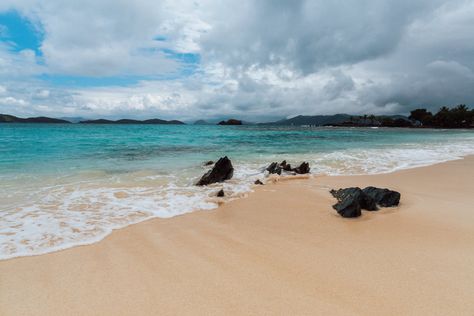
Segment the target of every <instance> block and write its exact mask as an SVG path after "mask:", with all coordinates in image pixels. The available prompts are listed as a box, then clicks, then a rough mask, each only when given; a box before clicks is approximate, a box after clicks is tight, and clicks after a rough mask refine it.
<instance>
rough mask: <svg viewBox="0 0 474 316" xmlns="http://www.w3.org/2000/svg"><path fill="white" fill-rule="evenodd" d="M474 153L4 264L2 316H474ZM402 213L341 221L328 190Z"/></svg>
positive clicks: (289, 189)
mask: <svg viewBox="0 0 474 316" xmlns="http://www.w3.org/2000/svg"><path fill="white" fill-rule="evenodd" d="M473 179H474V158H473V157H469V158H466V159H464V160H459V161H453V162H448V163H444V164H439V165H436V166H430V167H424V168H418V169H412V170H405V171H400V172H396V173H393V174H387V175H376V176H354V177H318V178H314V179H310V180H293V181H280V182H279V183H277V184H274V185H266V186H262V187H259V188H257V190H256V192H255V193H253V194H251V195H250V196H249V197H248V198H246V199H241V200H237V201H233V202H230V203H227V204H225V205H223V206H222V207H220V208H219V209H217V210H215V211H209V212H196V213H192V214H188V215H184V216H180V217H175V218H171V219H165V220H163V219H156V220H151V221H147V222H144V223H141V224H137V225H133V226H130V227H128V228H126V229H123V230H120V231H116V232H114V233H113V234H112V235H110V236H109V237H108V238H106V239H105V240H104V241H102V242H100V243H97V244H94V245H91V246H84V247H77V248H73V249H69V250H66V251H62V252H58V253H53V254H48V255H43V256H37V257H28V258H18V259H13V260H8V261H1V262H0V315H183V314H188V315H217V314H219V315H228V314H239V315H257V314H258V315H263V314H277V315H278V314H285V315H314V314H323V315H338V314H340V315H353V314H356V315H471V316H472V315H474V181H473ZM354 185H357V186H366V185H376V186H383V187H390V188H393V189H396V190H398V191H400V192H401V193H402V204H401V206H400V207H398V208H394V209H384V210H382V211H379V212H374V213H368V212H365V213H364V214H363V216H362V217H361V218H359V219H355V220H348V219H343V218H341V217H339V216H338V215H337V214H336V213H335V212H334V211H333V210H332V209H331V205H332V204H333V203H334V200H333V199H332V197H331V196H330V195H329V193H328V190H329V189H330V188H339V187H346V186H354Z"/></svg>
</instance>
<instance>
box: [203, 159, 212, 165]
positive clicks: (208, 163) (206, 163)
mask: <svg viewBox="0 0 474 316" xmlns="http://www.w3.org/2000/svg"><path fill="white" fill-rule="evenodd" d="M213 164H214V161H212V160H209V161H206V162H205V163H204V166H212V165H213Z"/></svg>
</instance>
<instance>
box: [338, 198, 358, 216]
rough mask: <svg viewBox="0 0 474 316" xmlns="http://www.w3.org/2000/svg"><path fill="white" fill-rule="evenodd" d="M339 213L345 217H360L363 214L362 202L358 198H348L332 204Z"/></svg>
mask: <svg viewBox="0 0 474 316" xmlns="http://www.w3.org/2000/svg"><path fill="white" fill-rule="evenodd" d="M332 207H333V208H334V209H335V210H336V211H337V213H339V215H341V216H342V217H345V218H353V217H359V216H361V215H362V212H361V210H360V209H361V208H360V203H359V201H357V199H351V198H346V199H345V200H343V201H341V202H338V203H336V204H334V205H333V206H332Z"/></svg>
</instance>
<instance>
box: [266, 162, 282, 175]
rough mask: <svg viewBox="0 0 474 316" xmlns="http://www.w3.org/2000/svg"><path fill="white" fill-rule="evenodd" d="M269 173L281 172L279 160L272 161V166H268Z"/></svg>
mask: <svg viewBox="0 0 474 316" xmlns="http://www.w3.org/2000/svg"><path fill="white" fill-rule="evenodd" d="M266 170H267V171H268V173H270V174H278V175H280V174H281V170H282V169H281V167H280V166H279V165H278V162H272V163H271V164H270V166H268V167H267V169H266Z"/></svg>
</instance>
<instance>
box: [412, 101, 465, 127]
mask: <svg viewBox="0 0 474 316" xmlns="http://www.w3.org/2000/svg"><path fill="white" fill-rule="evenodd" d="M408 118H409V119H410V120H412V121H414V122H419V125H421V126H423V127H438V128H473V127H474V109H471V110H470V109H469V107H468V106H467V105H465V104H460V105H458V106H455V107H453V108H451V109H450V108H448V107H446V106H443V107H442V108H441V109H440V110H439V111H438V112H437V113H435V114H433V113H431V112H429V111H427V110H426V109H416V110H413V111H411V112H410V116H409V117H408Z"/></svg>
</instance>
